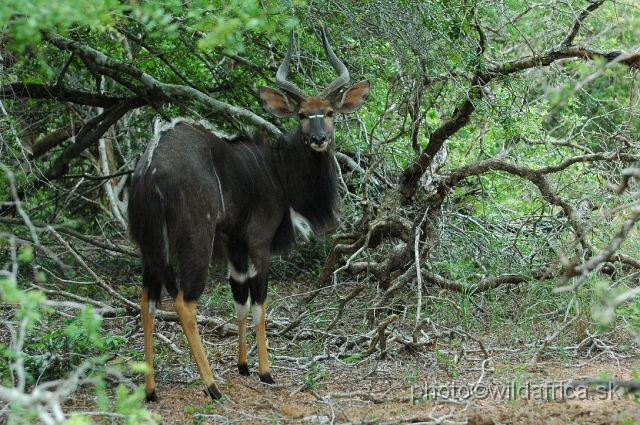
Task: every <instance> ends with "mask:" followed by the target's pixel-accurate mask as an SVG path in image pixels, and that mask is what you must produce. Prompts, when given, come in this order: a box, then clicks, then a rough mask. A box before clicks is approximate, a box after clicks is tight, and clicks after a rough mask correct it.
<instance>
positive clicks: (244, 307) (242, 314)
mask: <svg viewBox="0 0 640 425" xmlns="http://www.w3.org/2000/svg"><path fill="white" fill-rule="evenodd" d="M248 314H249V298H247V302H246V303H244V304H240V303H238V302H236V315H237V316H238V320H242V319H245V318H246V317H247V315H248Z"/></svg>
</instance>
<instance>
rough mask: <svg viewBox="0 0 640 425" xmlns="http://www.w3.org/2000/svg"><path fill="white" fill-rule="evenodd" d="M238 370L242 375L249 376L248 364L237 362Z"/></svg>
mask: <svg viewBox="0 0 640 425" xmlns="http://www.w3.org/2000/svg"><path fill="white" fill-rule="evenodd" d="M238 372H240V375H242V376H249V375H250V374H249V366H248V365H247V364H246V363H242V364H239V365H238Z"/></svg>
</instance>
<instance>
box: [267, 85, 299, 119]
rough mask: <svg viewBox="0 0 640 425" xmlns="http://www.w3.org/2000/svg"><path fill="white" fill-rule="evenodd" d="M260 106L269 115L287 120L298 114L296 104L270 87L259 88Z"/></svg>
mask: <svg viewBox="0 0 640 425" xmlns="http://www.w3.org/2000/svg"><path fill="white" fill-rule="evenodd" d="M260 99H262V106H263V107H264V109H266V110H267V112H269V113H270V114H271V115H274V116H276V117H278V118H289V117H292V116H294V115H295V114H296V113H298V103H296V101H295V100H293V99H291V98H290V97H289V96H286V95H284V94H282V93H280V92H279V91H278V90H275V89H272V88H271V87H266V86H262V87H260Z"/></svg>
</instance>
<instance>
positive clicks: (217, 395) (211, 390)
mask: <svg viewBox="0 0 640 425" xmlns="http://www.w3.org/2000/svg"><path fill="white" fill-rule="evenodd" d="M204 392H205V394H209V395H210V396H211V399H212V400H213V401H219V400H220V399H221V398H222V393H221V392H220V391H219V390H218V387H216V384H213V385H211V386H210V387H208V388H207V389H206V390H205V391H204Z"/></svg>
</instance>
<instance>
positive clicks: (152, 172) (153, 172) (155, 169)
mask: <svg viewBox="0 0 640 425" xmlns="http://www.w3.org/2000/svg"><path fill="white" fill-rule="evenodd" d="M156 171H158V169H157V168H155V167H154V168H153V171H151V175H152V176H153V175H154V174H155V173H156Z"/></svg>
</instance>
